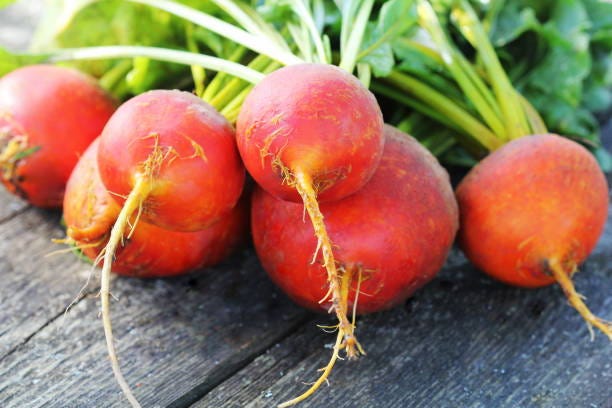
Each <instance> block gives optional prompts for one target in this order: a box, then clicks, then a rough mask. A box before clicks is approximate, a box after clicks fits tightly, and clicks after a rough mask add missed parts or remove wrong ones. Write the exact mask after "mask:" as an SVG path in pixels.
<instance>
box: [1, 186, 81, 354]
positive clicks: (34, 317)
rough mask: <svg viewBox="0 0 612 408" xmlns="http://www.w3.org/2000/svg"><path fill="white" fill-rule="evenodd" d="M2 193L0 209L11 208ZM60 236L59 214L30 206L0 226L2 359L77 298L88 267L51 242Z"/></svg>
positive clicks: (61, 232)
mask: <svg viewBox="0 0 612 408" xmlns="http://www.w3.org/2000/svg"><path fill="white" fill-rule="evenodd" d="M5 197H6V196H5V195H3V194H0V208H7V207H10V206H11V204H10V201H9V203H8V204H7V203H6V201H4V198H5ZM61 237H63V231H62V230H61V228H60V226H59V214H58V213H56V212H47V211H43V210H38V209H34V208H29V209H27V210H25V211H24V212H23V213H20V214H19V215H18V216H16V217H14V218H12V219H10V220H8V221H6V222H4V223H2V224H1V225H0V276H2V284H1V285H0V305H2V306H1V311H0V358H2V357H3V356H5V355H6V354H7V353H10V352H11V351H12V350H14V349H15V347H17V346H18V345H19V344H21V343H22V342H24V341H25V340H26V339H28V338H29V337H30V336H32V335H33V334H34V333H36V332H37V331H38V330H39V329H40V328H41V327H44V326H45V325H46V324H47V323H48V322H49V321H50V320H52V319H54V318H55V317H57V316H58V315H60V314H61V313H62V312H63V310H64V309H65V308H66V306H68V304H69V303H70V302H71V301H72V300H73V299H74V298H76V297H77V295H78V294H79V291H80V288H81V287H82V285H83V283H85V282H86V280H87V275H88V269H89V268H88V267H87V266H86V265H85V264H83V263H80V262H77V260H76V259H75V257H74V256H73V255H71V254H60V255H54V256H49V257H46V255H48V254H50V253H51V252H53V251H56V250H58V249H65V247H63V246H61V245H57V244H54V243H52V242H51V238H61Z"/></svg>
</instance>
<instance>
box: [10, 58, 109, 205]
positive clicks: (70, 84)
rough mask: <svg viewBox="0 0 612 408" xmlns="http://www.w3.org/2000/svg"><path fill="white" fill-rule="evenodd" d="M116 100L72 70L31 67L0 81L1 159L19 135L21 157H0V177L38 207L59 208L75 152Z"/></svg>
mask: <svg viewBox="0 0 612 408" xmlns="http://www.w3.org/2000/svg"><path fill="white" fill-rule="evenodd" d="M115 108H116V102H115V101H114V99H113V98H112V97H111V96H110V95H109V94H108V93H106V92H105V91H104V90H103V89H102V88H101V87H99V86H98V84H97V83H96V82H95V80H94V79H93V78H91V77H89V76H88V75H85V74H83V73H81V72H78V71H76V70H73V69H69V68H63V67H56V66H51V65H32V66H28V67H24V68H20V69H17V70H15V71H12V72H11V73H9V74H7V75H5V76H4V77H2V78H1V79H0V157H2V153H3V151H6V150H5V149H6V148H7V144H8V143H9V141H10V140H11V139H14V138H21V140H23V141H24V144H23V147H22V148H23V149H26V150H27V149H34V150H33V151H32V153H30V154H25V155H24V157H22V158H16V160H15V163H14V168H13V164H11V161H12V160H13V159H15V156H13V157H12V158H6V160H4V159H0V181H1V182H2V183H3V184H4V185H5V186H6V187H7V189H8V190H9V191H11V192H12V193H14V194H17V195H19V196H20V197H22V198H24V199H26V200H28V201H29V202H30V203H32V204H33V205H35V206H38V207H48V208H54V207H61V205H62V197H63V194H64V188H65V186H66V181H67V180H68V177H69V176H70V173H71V172H72V169H73V167H74V166H75V164H76V162H77V160H78V159H79V156H80V155H81V154H82V153H83V151H84V150H85V149H86V148H87V146H89V144H90V143H91V142H92V141H93V140H94V139H95V138H96V137H98V135H99V134H100V132H101V131H102V129H103V128H104V125H105V124H106V122H107V120H108V119H109V118H110V116H111V115H112V113H113V112H114V111H115Z"/></svg>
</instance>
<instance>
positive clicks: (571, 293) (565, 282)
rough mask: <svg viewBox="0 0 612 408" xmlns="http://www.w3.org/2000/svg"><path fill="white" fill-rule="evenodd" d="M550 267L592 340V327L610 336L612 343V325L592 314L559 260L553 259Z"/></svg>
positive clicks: (549, 264)
mask: <svg viewBox="0 0 612 408" xmlns="http://www.w3.org/2000/svg"><path fill="white" fill-rule="evenodd" d="M548 266H549V269H550V271H551V272H552V274H553V276H554V278H555V280H556V281H557V283H559V285H560V286H561V288H562V289H563V292H565V296H566V297H567V300H568V301H569V303H570V304H571V305H572V307H573V308H574V309H576V310H577V311H578V313H580V315H581V316H582V318H583V319H584V320H585V321H586V322H587V324H588V325H589V331H590V332H591V338H593V336H594V333H593V329H592V326H595V327H597V328H598V329H599V330H601V331H602V332H603V333H604V334H605V335H606V336H608V338H609V339H610V340H611V341H612V323H610V322H607V321H605V320H602V319H600V318H599V317H597V316H595V315H594V314H593V313H591V311H590V310H589V308H588V307H587V305H586V304H585V303H584V301H583V300H582V299H583V297H582V295H580V294H579V293H578V292H576V288H575V287H574V283H573V282H572V279H571V278H570V276H568V274H567V273H566V271H565V270H564V269H563V266H562V265H561V262H559V260H558V259H556V258H553V259H550V260H549V261H548Z"/></svg>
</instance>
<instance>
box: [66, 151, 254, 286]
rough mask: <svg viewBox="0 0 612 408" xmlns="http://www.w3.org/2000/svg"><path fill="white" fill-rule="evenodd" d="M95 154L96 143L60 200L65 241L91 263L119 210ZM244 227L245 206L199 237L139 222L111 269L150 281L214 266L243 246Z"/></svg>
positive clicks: (195, 233)
mask: <svg viewBox="0 0 612 408" xmlns="http://www.w3.org/2000/svg"><path fill="white" fill-rule="evenodd" d="M97 149H98V140H96V141H94V143H92V145H91V146H90V147H89V148H88V149H87V151H86V152H85V153H84V155H83V157H82V158H81V159H80V160H79V162H78V163H77V165H76V167H75V169H74V171H73V173H72V175H71V176H70V179H69V180H68V184H67V187H66V195H65V197H64V221H65V223H66V227H67V235H68V237H69V238H71V239H73V240H74V242H75V244H76V245H77V246H79V247H81V248H82V252H83V253H84V254H85V255H86V256H87V257H89V258H90V259H91V260H95V259H96V257H98V255H99V254H100V251H101V250H102V249H103V248H104V246H105V244H106V241H107V239H108V236H109V234H110V229H111V228H112V226H113V223H114V222H115V220H116V218H117V215H118V214H119V211H120V210H121V207H120V206H119V204H118V203H117V202H116V201H115V200H114V199H113V198H112V197H111V195H110V194H109V193H108V192H107V191H106V188H105V187H104V185H103V184H102V181H101V179H100V175H99V172H98V167H97V161H96V155H97ZM247 227H248V208H247V205H246V200H242V201H241V202H240V203H239V204H238V205H237V206H236V207H234V208H233V209H232V210H231V211H230V212H229V213H227V214H225V215H223V216H222V217H221V219H220V220H219V221H218V222H216V223H215V224H213V225H211V226H209V227H208V228H206V229H204V230H201V231H195V232H177V231H169V230H164V229H162V228H159V227H156V226H154V225H152V224H148V223H146V222H144V221H142V220H140V221H139V222H138V223H137V227H136V229H135V230H134V232H133V234H132V235H131V236H130V238H129V239H127V237H126V239H125V240H124V245H123V246H121V247H120V248H118V251H117V253H116V257H115V261H114V262H113V266H112V269H113V271H114V272H115V273H118V274H121V275H128V276H136V277H141V278H150V277H168V276H175V275H180V274H184V273H187V272H189V271H191V270H194V269H196V268H201V267H205V266H210V265H214V264H216V263H218V262H220V261H221V260H222V259H223V258H225V257H226V256H227V255H228V254H229V253H231V252H232V250H234V249H235V248H236V247H237V246H238V245H240V244H241V243H242V242H243V241H244V239H245V236H246V234H247ZM92 244H93V246H92Z"/></svg>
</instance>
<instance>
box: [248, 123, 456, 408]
mask: <svg viewBox="0 0 612 408" xmlns="http://www.w3.org/2000/svg"><path fill="white" fill-rule="evenodd" d="M385 138H386V143H385V147H384V152H383V155H382V160H381V162H380V165H379V166H378V168H377V170H376V172H375V173H374V175H373V177H372V178H371V179H370V181H369V182H368V183H367V184H366V185H365V186H364V187H363V188H361V189H360V190H359V191H358V192H356V193H354V194H352V195H350V196H348V197H346V198H344V199H342V200H338V201H333V202H326V203H322V204H321V207H320V208H321V212H322V213H323V215H324V216H325V222H326V225H327V229H328V231H329V235H330V238H331V239H332V240H333V242H334V245H335V248H334V250H335V254H336V260H337V262H338V264H339V267H338V270H339V274H340V281H341V286H340V293H341V299H340V302H342V304H341V305H342V306H343V307H344V309H346V310H351V309H352V310H355V311H356V312H357V313H367V312H375V311H379V310H383V309H386V308H390V307H392V306H394V305H397V304H398V303H400V302H402V301H404V300H405V299H406V298H407V297H408V296H410V295H411V294H412V293H413V292H414V291H415V290H417V289H418V288H419V287H421V286H422V285H424V284H425V283H426V282H428V281H429V280H431V279H432V278H433V277H434V276H435V274H436V273H437V272H438V270H439V269H440V268H441V266H442V264H443V263H444V261H445V260H446V256H447V254H448V252H449V250H450V248H451V245H452V243H453V240H454V237H455V234H456V232H457V228H458V224H459V219H458V218H459V216H458V210H457V203H456V201H455V197H454V194H453V190H452V188H451V185H450V182H449V178H448V174H447V173H446V171H445V170H444V169H443V168H442V167H441V166H440V165H439V163H438V162H437V161H436V159H435V158H434V157H433V156H432V155H431V154H430V153H429V152H428V151H427V150H425V148H423V147H422V146H421V145H419V144H418V142H416V141H415V140H414V139H412V138H410V137H409V136H408V135H406V134H404V133H402V132H400V131H399V130H397V129H395V128H392V127H390V126H387V127H385ZM303 214H304V206H303V205H302V204H299V203H292V202H288V201H284V200H280V199H278V198H276V197H274V196H272V195H270V194H268V193H266V192H265V191H264V190H263V189H258V190H256V191H255V193H254V194H253V199H252V210H251V228H252V233H253V241H254V243H255V249H256V251H257V254H258V255H259V258H260V260H261V262H262V264H263V266H264V268H265V269H266V271H267V272H268V274H269V275H270V277H271V278H272V280H274V282H276V283H277V284H278V285H279V286H280V287H281V288H282V289H283V291H284V292H285V293H287V294H288V295H289V296H290V297H291V298H293V299H294V300H295V301H296V302H297V303H299V304H301V305H302V306H305V307H308V308H310V309H315V310H321V308H323V309H326V308H329V307H330V303H328V301H326V302H324V303H321V301H322V299H324V298H326V293H327V292H328V290H329V286H330V285H329V281H328V278H327V273H326V270H325V268H324V267H323V265H322V263H323V261H322V257H321V256H317V258H316V259H315V262H312V258H313V253H316V252H317V249H316V248H317V240H316V238H315V237H314V234H313V228H312V225H311V224H310V223H307V222H305V220H304V219H303ZM355 303H356V305H355ZM342 336H343V333H342V332H341V331H340V330H339V331H338V335H337V338H336V344H335V346H334V348H333V350H334V351H333V354H332V358H331V360H330V362H329V363H328V364H327V366H326V367H325V368H324V369H323V370H322V374H321V376H320V377H319V378H318V380H317V381H316V382H314V383H313V385H312V386H311V387H310V388H309V389H308V390H307V391H306V392H304V393H303V394H302V395H300V396H299V397H297V398H295V399H293V400H291V401H287V402H285V403H283V404H281V406H282V407H287V406H289V405H293V404H295V403H297V402H299V401H301V400H303V399H305V398H306V397H308V396H309V395H310V394H312V393H313V392H314V391H315V390H316V389H317V388H318V387H319V386H320V385H321V384H322V383H323V382H324V381H325V380H326V378H327V376H328V375H329V373H330V371H331V369H332V367H333V366H334V363H335V361H336V359H337V358H338V352H339V350H340V349H341V348H343V346H344V341H343V339H342Z"/></svg>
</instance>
